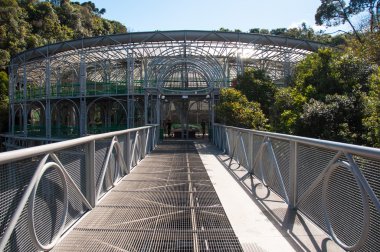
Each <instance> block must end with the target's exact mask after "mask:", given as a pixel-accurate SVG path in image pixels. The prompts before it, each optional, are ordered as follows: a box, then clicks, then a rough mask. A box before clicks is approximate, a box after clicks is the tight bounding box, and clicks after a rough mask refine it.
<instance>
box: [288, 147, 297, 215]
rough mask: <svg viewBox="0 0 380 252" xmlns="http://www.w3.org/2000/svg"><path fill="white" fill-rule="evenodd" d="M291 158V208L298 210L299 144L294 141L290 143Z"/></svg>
mask: <svg viewBox="0 0 380 252" xmlns="http://www.w3.org/2000/svg"><path fill="white" fill-rule="evenodd" d="M289 145H290V157H289V196H290V199H289V207H290V208H292V209H296V208H297V194H298V192H297V188H298V185H297V184H298V180H297V169H298V163H297V159H298V143H297V142H294V141H290V142H289Z"/></svg>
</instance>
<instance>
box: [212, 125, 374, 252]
mask: <svg viewBox="0 0 380 252" xmlns="http://www.w3.org/2000/svg"><path fill="white" fill-rule="evenodd" d="M213 142H214V144H215V145H216V146H218V147H219V148H220V149H221V150H223V151H224V152H225V153H226V154H228V155H229V156H230V158H231V159H230V162H229V166H231V163H232V159H234V160H235V161H237V162H238V163H239V164H240V165H242V166H243V167H245V169H246V170H247V175H246V177H248V176H250V175H253V176H255V177H256V178H258V179H259V180H260V181H261V182H262V184H264V185H265V186H267V187H269V188H271V190H273V191H274V192H276V193H277V194H278V195H280V196H281V197H282V198H283V200H284V201H285V202H286V203H287V204H288V205H289V207H291V208H294V209H297V210H298V211H301V212H302V213H303V214H304V215H306V216H307V217H308V218H310V219H311V220H312V221H313V222H314V223H316V224H317V225H318V226H319V227H321V228H322V229H323V230H325V231H326V232H327V233H328V234H329V235H330V236H331V237H332V238H333V239H334V240H335V241H336V243H337V244H339V245H340V246H341V247H342V248H344V249H345V250H350V251H353V250H355V251H379V250H380V239H379V237H380V202H379V198H380V197H379V196H380V149H375V148H368V147H362V146H356V145H350V144H343V143H337V142H331V141H324V140H318V139H310V138H304V137H297V136H290V135H283V134H276V133H269V132H261V131H255V130H247V129H241V128H234V127H228V126H223V125H219V124H215V126H214V137H213ZM243 179H244V178H243Z"/></svg>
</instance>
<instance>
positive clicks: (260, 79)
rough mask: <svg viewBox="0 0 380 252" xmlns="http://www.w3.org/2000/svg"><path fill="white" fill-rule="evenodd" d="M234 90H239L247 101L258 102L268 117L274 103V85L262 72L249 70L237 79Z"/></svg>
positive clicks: (275, 89) (275, 88)
mask: <svg viewBox="0 0 380 252" xmlns="http://www.w3.org/2000/svg"><path fill="white" fill-rule="evenodd" d="M236 89H237V90H240V91H241V92H242V93H243V94H244V95H245V96H246V97H247V99H248V100H249V101H254V102H258V103H260V105H261V108H262V110H263V111H264V113H265V114H266V115H267V116H268V115H269V114H270V109H271V106H272V105H273V103H274V95H275V93H276V91H277V87H276V85H275V84H274V83H273V81H272V80H271V78H270V77H269V76H268V75H267V74H266V72H265V71H264V70H260V69H253V68H249V69H246V70H245V72H244V74H243V75H239V76H238V77H237V85H236Z"/></svg>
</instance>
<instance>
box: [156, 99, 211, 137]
mask: <svg viewBox="0 0 380 252" xmlns="http://www.w3.org/2000/svg"><path fill="white" fill-rule="evenodd" d="M161 101H162V103H161V120H162V125H163V127H164V136H165V139H197V138H198V139H199V138H206V137H207V131H208V128H209V125H210V122H211V116H210V115H211V112H210V101H209V100H208V99H206V98H205V96H202V97H201V96H171V97H167V96H164V99H161Z"/></svg>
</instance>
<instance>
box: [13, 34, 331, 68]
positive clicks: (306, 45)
mask: <svg viewBox="0 0 380 252" xmlns="http://www.w3.org/2000/svg"><path fill="white" fill-rule="evenodd" d="M167 41H172V42H180V43H183V42H186V41H195V42H196V41H207V42H230V43H233V42H239V43H244V44H252V43H254V44H260V45H272V46H283V47H288V48H293V49H301V50H305V51H316V50H318V49H319V48H321V47H326V46H327V45H325V44H321V43H317V42H313V41H307V40H301V39H294V38H287V37H280V36H273V35H264V34H254V33H237V32H218V31H162V32H161V31H156V32H136V33H126V34H115V35H104V36H99V37H92V38H83V39H77V40H71V41H65V42H60V43H56V44H50V45H46V46H43V47H38V48H34V49H30V50H27V51H25V52H22V53H20V54H18V55H16V56H15V57H13V59H12V61H11V64H18V63H21V62H25V61H31V60H37V59H42V58H46V57H48V56H49V55H54V54H58V53H62V52H67V51H75V50H83V49H86V48H92V47H97V48H99V47H106V46H113V45H125V44H127V45H133V44H139V43H154V42H167Z"/></svg>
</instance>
